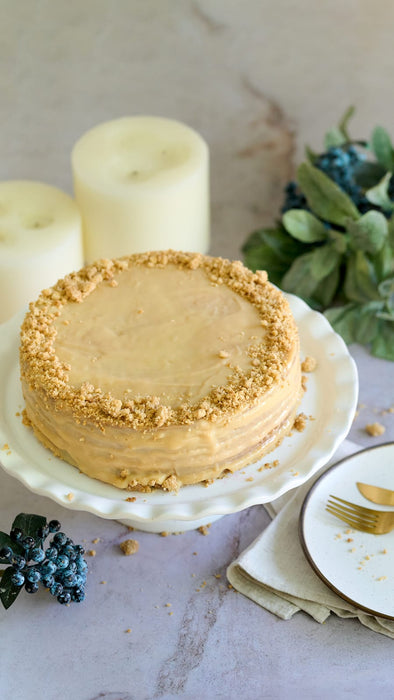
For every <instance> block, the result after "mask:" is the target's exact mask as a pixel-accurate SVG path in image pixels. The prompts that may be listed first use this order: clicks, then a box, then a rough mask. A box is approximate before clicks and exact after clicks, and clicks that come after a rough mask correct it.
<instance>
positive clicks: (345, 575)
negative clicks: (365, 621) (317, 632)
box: [300, 442, 394, 620]
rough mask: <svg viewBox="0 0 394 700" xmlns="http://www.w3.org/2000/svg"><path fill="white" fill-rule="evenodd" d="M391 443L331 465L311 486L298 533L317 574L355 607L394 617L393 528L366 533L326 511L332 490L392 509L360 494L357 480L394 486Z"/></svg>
mask: <svg viewBox="0 0 394 700" xmlns="http://www.w3.org/2000/svg"><path fill="white" fill-rule="evenodd" d="M393 466H394V443H392V442H390V443H386V444H384V445H378V446H376V447H370V448H367V449H365V450H361V452H356V454H354V455H351V456H350V457H346V458H345V459H343V460H341V461H340V462H338V463H337V464H334V466H333V467H330V469H328V470H327V471H326V472H325V473H324V474H323V475H322V476H321V477H320V478H319V479H318V480H317V481H316V482H315V484H314V485H313V486H312V488H311V490H310V491H309V493H308V495H307V496H306V499H305V501H304V503H303V506H302V509H301V513H300V537H301V544H302V546H303V548H304V552H305V554H306V557H307V559H308V560H309V562H310V564H311V565H312V567H313V569H314V570H315V571H316V573H317V575H318V576H319V577H320V578H321V579H322V580H323V581H324V582H325V583H326V584H327V585H328V586H329V587H330V588H331V589H332V590H334V591H335V592H336V593H338V595H339V596H341V598H344V599H345V600H348V601H349V602H350V603H352V604H353V605H354V606H355V607H356V608H360V609H361V610H365V611H366V612H369V613H371V614H373V615H378V616H380V617H388V618H389V619H390V620H394V596H393V590H394V588H393V584H394V531H392V532H389V533H388V534H387V535H369V534H367V533H365V532H360V531H358V530H352V531H349V530H350V528H349V527H348V526H347V525H346V524H345V523H342V522H341V521H340V520H339V519H338V518H336V517H335V516H334V515H331V514H330V513H328V512H327V511H326V510H325V506H326V503H327V499H328V497H329V496H330V495H331V494H332V495H334V496H338V497H339V498H344V499H345V500H347V501H351V502H353V503H357V504H359V505H362V506H364V507H366V508H375V509H376V510H392V511H393V512H394V507H392V508H390V507H388V506H385V507H383V506H378V505H375V504H374V503H371V502H370V501H368V500H367V499H366V498H364V497H363V496H362V495H361V493H360V492H359V490H358V488H357V486H356V482H357V481H363V482H364V483H367V484H374V485H375V486H383V487H384V488H388V489H394V471H393Z"/></svg>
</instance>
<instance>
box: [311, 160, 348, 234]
mask: <svg viewBox="0 0 394 700" xmlns="http://www.w3.org/2000/svg"><path fill="white" fill-rule="evenodd" d="M298 181H299V184H300V187H301V190H302V192H303V194H304V195H305V197H306V199H307V201H308V204H309V206H310V208H311V209H312V211H313V212H314V213H315V214H316V215H317V216H319V217H320V218H321V219H323V220H324V221H329V222H331V223H333V224H337V225H339V226H345V225H346V223H347V221H348V219H354V221H356V220H357V219H359V218H360V212H359V211H358V209H357V207H356V206H355V205H354V204H353V202H352V200H351V199H350V197H348V195H347V194H346V193H345V192H344V191H343V190H341V188H340V187H338V185H336V184H335V182H333V180H331V179H330V178H329V177H327V175H325V174H324V173H323V172H322V171H321V170H319V169H318V168H315V167H314V166H313V165H311V164H310V163H302V164H301V165H300V167H299V168H298Z"/></svg>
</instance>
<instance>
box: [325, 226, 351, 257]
mask: <svg viewBox="0 0 394 700" xmlns="http://www.w3.org/2000/svg"><path fill="white" fill-rule="evenodd" d="M328 237H329V240H330V241H331V243H332V246H333V248H334V250H336V251H337V253H340V254H341V255H343V253H346V250H347V247H348V243H349V236H348V235H347V234H346V233H341V232H340V231H336V230H335V229H333V228H330V229H329V234H328Z"/></svg>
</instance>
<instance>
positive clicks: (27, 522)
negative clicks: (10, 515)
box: [12, 513, 47, 538]
mask: <svg viewBox="0 0 394 700" xmlns="http://www.w3.org/2000/svg"><path fill="white" fill-rule="evenodd" d="M46 522H47V521H46V518H44V517H43V516H42V515H34V514H31V513H19V515H17V516H16V518H15V520H14V522H13V523H12V528H14V527H19V528H20V529H21V530H23V533H24V534H25V535H28V536H29V537H34V538H36V537H37V532H38V530H39V529H40V528H42V527H44V526H45V525H46Z"/></svg>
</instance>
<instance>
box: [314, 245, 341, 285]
mask: <svg viewBox="0 0 394 700" xmlns="http://www.w3.org/2000/svg"><path fill="white" fill-rule="evenodd" d="M340 260H341V256H340V254H339V253H338V252H337V251H336V250H335V247H334V246H333V245H332V244H330V243H327V244H326V245H323V246H320V247H319V248H315V250H314V251H313V253H312V254H311V265H310V270H311V275H312V276H313V277H314V279H315V280H317V281H318V282H320V281H321V280H322V279H324V278H325V277H327V276H328V275H329V274H330V273H331V272H332V270H334V269H335V268H336V267H338V265H339V263H340Z"/></svg>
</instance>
